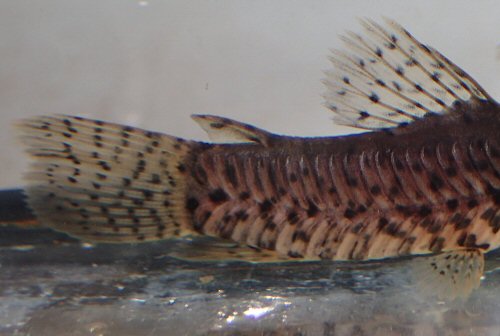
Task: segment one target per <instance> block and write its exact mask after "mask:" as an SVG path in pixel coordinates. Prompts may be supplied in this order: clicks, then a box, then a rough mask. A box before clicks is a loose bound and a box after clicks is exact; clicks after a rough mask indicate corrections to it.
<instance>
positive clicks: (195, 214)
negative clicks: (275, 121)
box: [20, 21, 500, 298]
mask: <svg viewBox="0 0 500 336" xmlns="http://www.w3.org/2000/svg"><path fill="white" fill-rule="evenodd" d="M362 24H363V26H364V28H365V33H366V34H365V35H364V36H360V35H357V34H353V33H350V34H347V35H346V37H344V41H345V43H346V46H347V48H346V51H336V52H334V55H333V56H332V62H333V64H334V69H333V71H332V72H329V73H327V78H326V80H325V85H326V87H327V92H326V93H325V99H326V106H327V107H328V108H329V109H331V110H332V111H333V112H334V115H335V120H336V121H337V122H338V123H339V124H343V125H348V126H353V127H356V128H361V129H366V130H370V131H371V132H366V133H362V134H356V135H348V136H338V137H324V138H298V137H289V136H281V135H276V134H271V133H268V132H266V131H263V130H261V129H258V128H256V127H253V126H250V125H246V124H243V123H240V122H236V121H233V120H229V119H226V118H222V117H216V116H208V115H197V116H194V119H195V120H196V121H197V122H198V123H199V124H200V125H201V126H202V127H203V128H204V129H205V130H206V131H207V132H208V133H209V135H210V136H211V138H212V139H215V140H221V139H222V140H223V141H225V143H221V144H215V143H201V142H195V141H188V140H184V139H180V138H175V137H172V136H169V135H164V134H161V133H156V132H150V131H145V130H141V129H137V128H133V127H129V126H122V125H118V124H113V123H108V122H103V121H98V120H89V119H85V118H81V117H74V116H42V117H35V118H31V119H26V120H23V121H22V122H21V123H20V129H21V131H22V133H23V139H24V141H25V143H26V144H27V146H28V151H29V153H30V154H31V155H32V156H33V157H34V158H35V160H34V162H33V165H32V168H31V171H30V172H29V174H28V179H29V181H30V185H29V187H28V188H27V194H28V197H29V203H30V205H31V207H32V208H33V209H34V211H35V213H36V215H37V217H38V218H39V221H40V222H41V223H43V224H44V225H47V226H50V227H52V228H54V229H56V230H59V231H63V232H66V233H69V234H70V235H72V236H75V237H78V238H81V239H84V240H90V241H95V242H112V243H122V242H147V241H151V240H159V239H169V238H173V237H181V236H186V235H209V236H214V237H219V238H223V239H227V240H230V241H234V242H236V243H238V245H237V246H233V247H227V248H219V249H214V250H211V249H207V251H206V253H205V254H206V256H207V258H210V257H213V258H215V259H217V258H228V257H231V258H232V257H234V258H241V259H244V260H253V261H276V260H314V259H332V260H371V259H380V258H387V257H396V256H403V255H421V254H424V255H425V254H428V255H429V257H427V258H422V259H419V258H417V259H419V261H416V262H415V274H418V277H419V278H420V279H421V280H422V281H421V282H420V283H422V284H424V286H423V287H429V286H430V287H433V288H436V286H437V287H439V292H440V293H441V294H442V293H444V292H446V293H445V294H443V295H444V296H445V297H451V298H453V297H456V296H466V295H467V294H468V293H470V291H471V290H472V289H473V288H475V287H477V286H478V285H479V280H480V277H481V274H482V271H483V253H484V252H487V251H489V250H492V249H495V248H497V247H498V245H499V243H500V235H499V234H498V231H499V230H500V212H499V211H500V207H499V204H500V133H499V132H498V129H497V126H498V125H499V124H500V123H499V121H500V120H499V115H500V114H499V113H500V108H499V105H498V104H497V103H496V102H495V101H494V100H493V99H492V98H491V97H490V96H489V95H488V94H487V93H486V92H485V91H484V89H482V88H481V87H480V86H479V85H478V84H477V83H476V82H475V81H474V80H473V79H472V78H471V77H470V76H469V75H467V74H466V73H465V72H464V71H463V70H461V69H460V68H458V67H457V66H456V65H454V64H453V63H451V62H450V61H449V60H448V59H447V58H445V57H444V56H443V55H441V54H440V53H439V52H438V51H436V50H435V49H433V48H431V47H429V46H426V45H424V44H421V43H420V42H418V41H417V40H416V39H415V38H413V37H412V36H411V35H410V34H409V33H408V32H407V31H406V30H405V29H403V28H402V27H401V26H399V25H398V24H396V23H394V22H392V21H387V24H386V26H385V27H382V26H380V25H379V24H377V23H375V22H372V21H363V22H362ZM214 251H215V252H214Z"/></svg>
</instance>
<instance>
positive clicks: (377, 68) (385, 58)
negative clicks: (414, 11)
mask: <svg viewBox="0 0 500 336" xmlns="http://www.w3.org/2000/svg"><path fill="white" fill-rule="evenodd" d="M386 23H387V25H386V27H382V26H381V25H379V24H377V23H375V22H373V21H371V20H363V21H362V25H363V27H364V28H365V32H366V35H365V36H361V35H358V34H354V33H348V34H347V35H346V36H344V37H343V41H344V43H345V45H346V47H347V51H338V50H336V51H334V52H333V56H332V57H331V61H332V63H333V65H334V70H333V71H331V72H327V73H326V74H327V78H326V79H325V80H324V84H325V85H326V87H327V92H326V93H325V94H324V98H325V100H326V106H327V107H328V108H329V109H331V110H332V111H333V112H334V113H335V118H334V120H335V121H336V122H337V123H338V124H341V125H346V126H352V127H356V128H362V129H368V130H378V129H384V128H390V127H397V126H400V125H406V124H408V123H411V122H413V121H415V120H417V119H421V118H423V117H424V116H426V115H428V114H446V113H448V112H450V111H451V110H452V108H453V106H454V104H455V103H456V102H460V103H469V104H477V103H478V102H479V101H486V100H488V101H493V99H492V98H491V97H490V96H489V95H488V93H486V91H485V90H484V89H483V88H481V87H480V86H479V85H478V84H477V82H476V81H475V80H474V79H472V78H471V77H470V76H469V75H468V74H467V73H465V71H463V70H462V69H460V68H459V67H457V66H456V65H455V64H453V63H452V62H450V61H449V60H448V59H447V58H446V57H444V56H443V55H442V54H441V53H439V52H438V51H436V50H435V49H433V48H431V47H428V46H426V45H424V44H422V43H420V42H419V41H417V40H416V39H415V38H414V37H413V36H412V35H411V34H410V33H409V32H408V31H407V30H405V29H404V28H403V27H402V26H400V25H399V24H397V23H396V22H394V21H391V20H387V19H386Z"/></svg>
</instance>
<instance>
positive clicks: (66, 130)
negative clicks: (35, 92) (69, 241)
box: [19, 116, 193, 242]
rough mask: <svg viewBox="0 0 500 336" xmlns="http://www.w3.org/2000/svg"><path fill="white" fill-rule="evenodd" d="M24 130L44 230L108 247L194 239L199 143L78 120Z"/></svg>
mask: <svg viewBox="0 0 500 336" xmlns="http://www.w3.org/2000/svg"><path fill="white" fill-rule="evenodd" d="M19 128H20V130H21V132H22V139H23V141H24V143H25V144H26V145H27V147H28V152H29V154H31V156H32V157H33V158H34V162H33V163H32V165H31V170H30V171H29V173H28V174H27V179H28V181H29V185H28V187H27V189H26V192H27V196H28V202H29V204H30V206H31V208H32V209H33V210H34V212H35V213H36V215H37V217H38V220H39V221H40V222H41V223H42V224H43V225H46V226H49V227H52V228H54V229H56V230H59V231H63V232H66V233H68V234H70V235H72V236H75V237H78V238H82V239H85V240H90V241H100V242H132V241H150V240H157V239H166V238H169V237H172V236H180V235H184V234H187V233H190V232H191V231H190V225H189V222H188V220H187V218H186V215H185V212H184V199H185V189H186V178H185V171H186V167H185V158H186V156H187V155H188V153H189V151H190V149H191V146H192V144H193V143H192V142H187V141H185V140H183V139H179V138H175V137H172V136H168V135H164V134H160V133H155V132H149V131H145V130H142V129H138V128H133V127H128V126H121V125H117V124H112V123H107V122H102V121H99V120H90V119H84V118H80V117H71V116H42V117H35V118H31V119H26V120H23V121H22V122H21V123H20V124H19Z"/></svg>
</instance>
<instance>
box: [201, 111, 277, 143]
mask: <svg viewBox="0 0 500 336" xmlns="http://www.w3.org/2000/svg"><path fill="white" fill-rule="evenodd" d="M191 117H192V118H193V120H194V121H196V122H197V123H198V124H199V125H200V126H201V128H203V129H204V130H205V132H207V134H208V136H209V137H210V140H212V141H214V142H224V143H240V142H243V143H244V142H253V143H257V144H260V145H263V146H265V147H270V146H271V145H272V143H273V140H276V139H278V138H280V136H278V135H276V134H272V133H269V132H267V131H264V130H262V129H260V128H257V127H255V126H252V125H248V124H245V123H242V122H239V121H236V120H232V119H228V118H223V117H219V116H213V115H201V114H195V115H192V116H191Z"/></svg>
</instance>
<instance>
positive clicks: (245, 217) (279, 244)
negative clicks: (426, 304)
mask: <svg viewBox="0 0 500 336" xmlns="http://www.w3.org/2000/svg"><path fill="white" fill-rule="evenodd" d="M499 113H500V108H499V106H498V105H497V104H495V103H484V102H482V103H479V102H476V103H474V102H472V103H471V104H467V105H466V106H464V107H461V106H460V105H459V104H456V106H455V107H454V111H453V112H452V113H450V114H448V115H446V116H433V115H430V116H426V117H425V118H423V119H422V120H419V121H416V122H414V123H412V124H409V125H406V126H402V127H399V128H395V129H391V130H387V131H383V132H376V133H365V134H361V135H350V136H343V137H330V138H292V137H279V136H273V137H272V138H271V141H269V143H268V145H267V146H264V145H260V144H231V145H228V144H224V145H213V146H205V145H200V146H199V147H198V148H196V149H194V150H193V152H192V154H191V157H190V159H188V164H187V167H188V171H189V176H190V177H189V178H188V182H187V185H188V187H187V190H188V191H187V196H186V197H187V200H186V208H187V210H188V211H189V213H190V215H191V218H192V225H193V228H194V229H195V230H196V231H198V232H200V233H203V234H207V235H212V236H218V237H222V238H227V239H232V240H235V241H238V242H240V243H244V244H248V245H250V246H255V247H259V248H263V249H271V250H276V251H277V252H278V253H279V254H280V255H282V256H289V257H305V258H313V259H314V258H326V259H340V260H344V259H370V258H382V257H387V256H397V255H407V254H418V253H429V252H439V251H443V250H453V249H460V248H464V247H467V248H479V249H481V250H483V251H487V250H489V249H493V248H496V247H497V246H498V245H499V243H500V235H499V234H498V231H499V230H500V214H499V210H500V209H499V204H500V133H499V132H498V130H497V129H496V127H492V125H498V124H499V119H498V118H499V117H498V116H499Z"/></svg>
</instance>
